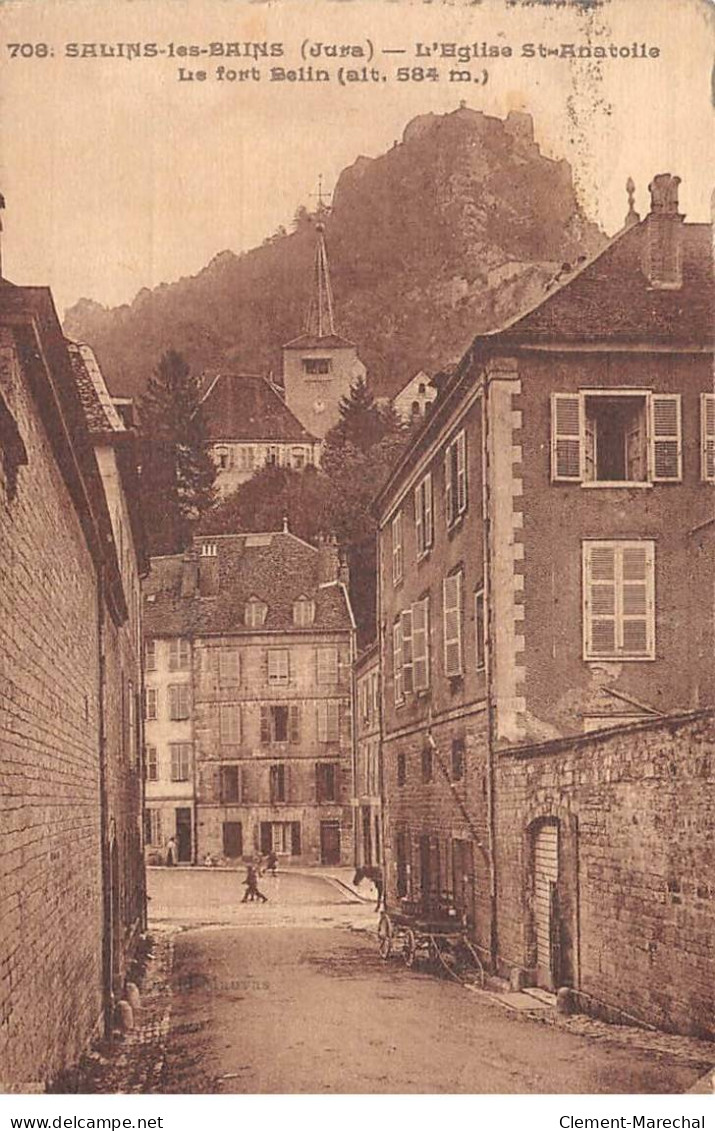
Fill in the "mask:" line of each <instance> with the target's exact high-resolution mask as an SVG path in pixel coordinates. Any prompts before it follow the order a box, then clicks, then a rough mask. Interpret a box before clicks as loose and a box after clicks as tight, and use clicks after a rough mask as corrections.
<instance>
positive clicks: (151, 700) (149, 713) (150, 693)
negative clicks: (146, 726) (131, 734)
mask: <svg viewBox="0 0 715 1131" xmlns="http://www.w3.org/2000/svg"><path fill="white" fill-rule="evenodd" d="M144 718H145V719H146V721H147V722H148V723H153V722H156V720H157V719H158V718H159V688H158V687H147V688H146V698H145V707H144Z"/></svg>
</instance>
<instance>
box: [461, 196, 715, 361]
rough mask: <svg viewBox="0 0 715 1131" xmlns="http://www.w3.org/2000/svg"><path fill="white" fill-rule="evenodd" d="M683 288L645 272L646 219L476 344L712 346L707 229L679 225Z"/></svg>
mask: <svg viewBox="0 0 715 1131" xmlns="http://www.w3.org/2000/svg"><path fill="white" fill-rule="evenodd" d="M681 232H682V256H683V258H682V264H683V280H682V286H681V287H679V288H677V289H672V290H670V289H667V290H666V289H658V288H654V287H652V286H650V285H649V281H648V278H647V275H646V273H645V271H644V266H643V264H644V259H645V250H646V241H647V239H648V218H646V219H645V220H643V221H642V222H641V223H639V224H635V225H633V226H632V227H629V228H626V229H624V230H623V231H622V232H620V233H619V234H618V235H616V236H615V237H614V238H613V240H611V242H610V243H609V244H608V246H607V247H606V248H605V249H604V250H603V251H602V252H601V253H600V254H599V255H597V256H596V257H595V258H594V259H593V260H591V261H590V262H589V263H587V264H585V265H584V266H583V268H581V269H580V270H579V271H578V273H576V274H573V275H572V276H571V277H570V278H568V279H567V280H566V281H565V282H564V283H563V284H562V285H561V286H560V287H559V289H558V290H555V291H554V292H553V293H552V294H551V295H549V296H548V297H546V298H545V299H543V300H542V301H541V302H540V303H539V304H538V306H536V307H535V308H534V309H533V310H531V311H529V312H528V313H527V314H524V315H522V316H521V317H520V318H517V319H515V320H514V321H513V322H511V323H509V324H508V325H507V326H505V327H504V328H502V329H501V330H496V331H494V332H493V333H491V334H484V335H480V336H479V338H477V339H476V342H475V346H476V347H477V349H478V348H479V346H480V344H483V345H486V346H493V345H499V346H501V345H502V344H504V345H507V344H524V345H528V344H529V343H533V344H540V345H547V344H549V343H551V342H556V341H573V342H576V341H578V342H596V341H602V342H611V343H614V344H617V343H619V342H622V343H629V342H630V343H633V342H645V343H653V344H659V345H670V346H677V345H712V342H713V310H714V309H715V282H714V280H713V253H712V247H711V229H710V226H709V225H708V224H683V225H682V228H681Z"/></svg>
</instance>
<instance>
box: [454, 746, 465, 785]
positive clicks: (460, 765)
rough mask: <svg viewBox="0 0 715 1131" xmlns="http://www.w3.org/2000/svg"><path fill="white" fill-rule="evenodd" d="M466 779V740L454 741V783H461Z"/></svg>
mask: <svg viewBox="0 0 715 1131" xmlns="http://www.w3.org/2000/svg"><path fill="white" fill-rule="evenodd" d="M463 777H464V739H463V738H453V739H452V781H461V780H462V778H463Z"/></svg>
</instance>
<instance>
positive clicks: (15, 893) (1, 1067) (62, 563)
mask: <svg viewBox="0 0 715 1131" xmlns="http://www.w3.org/2000/svg"><path fill="white" fill-rule="evenodd" d="M0 393H2V396H3V398H4V400H5V403H6V405H7V408H8V409H9V411H10V413H11V414H12V415H13V417H14V418H15V421H16V423H17V426H18V428H19V431H20V434H21V436H22V440H23V442H24V445H25V448H26V450H27V459H28V463H27V466H26V467H21V468H20V470H19V475H18V480H17V494H16V497H15V498H14V499H12V500H11V499H10V498H9V496H8V492H7V484H6V482H5V481H4V477H3V475H2V474H0V576H2V579H3V580H2V586H0V749H2V761H1V762H0V828H1V830H2V836H1V838H0V904H1V905H2V915H1V916H0V1087H5V1086H7V1087H13V1088H16V1089H18V1090H22V1089H24V1088H27V1087H30V1086H32V1085H33V1082H41V1081H43V1080H46V1079H47V1078H49V1077H52V1076H54V1075H55V1074H56V1073H58V1072H59V1071H60V1070H62V1069H63V1068H65V1067H66V1066H68V1065H70V1064H71V1063H72V1062H73V1061H74V1060H76V1058H77V1057H78V1056H79V1054H80V1053H81V1051H82V1049H83V1048H84V1046H85V1045H86V1043H87V1041H88V1040H89V1038H90V1037H91V1035H92V1033H93V1032H94V1031H95V1029H96V1027H97V1025H98V1023H99V1020H100V1017H101V1011H102V874H101V855H100V792H99V791H100V783H99V760H98V727H99V723H98V699H99V682H98V680H99V660H98V638H97V615H96V600H97V596H96V584H95V573H94V567H93V564H92V561H91V558H90V554H89V552H88V550H87V547H86V543H85V540H84V537H83V535H82V531H81V528H80V524H79V521H78V519H77V516H76V512H75V509H74V506H73V504H72V502H71V500H70V497H69V494H68V492H67V490H66V488H65V485H64V482H63V480H62V478H61V476H60V473H59V471H58V470H57V467H56V465H55V463H54V461H53V459H52V457H51V454H50V453H51V448H50V444H49V441H48V437H47V435H46V433H45V431H44V428H43V426H42V423H41V421H40V418H39V415H38V412H37V408H36V405H35V404H34V402H33V400H32V398H31V395H30V394H29V393H28V391H27V387H26V385H25V383H24V381H23V379H22V376H21V373H20V370H19V367H18V365H17V362H16V359H15V353H14V347H13V342H12V337H11V336H10V334H9V333H8V332H7V331H5V332H3V333H2V336H1V337H0ZM0 463H1V461H0Z"/></svg>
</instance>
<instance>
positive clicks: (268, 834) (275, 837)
mask: <svg viewBox="0 0 715 1131" xmlns="http://www.w3.org/2000/svg"><path fill="white" fill-rule="evenodd" d="M261 852H263V853H267V852H275V853H276V855H278V856H300V821H261Z"/></svg>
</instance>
